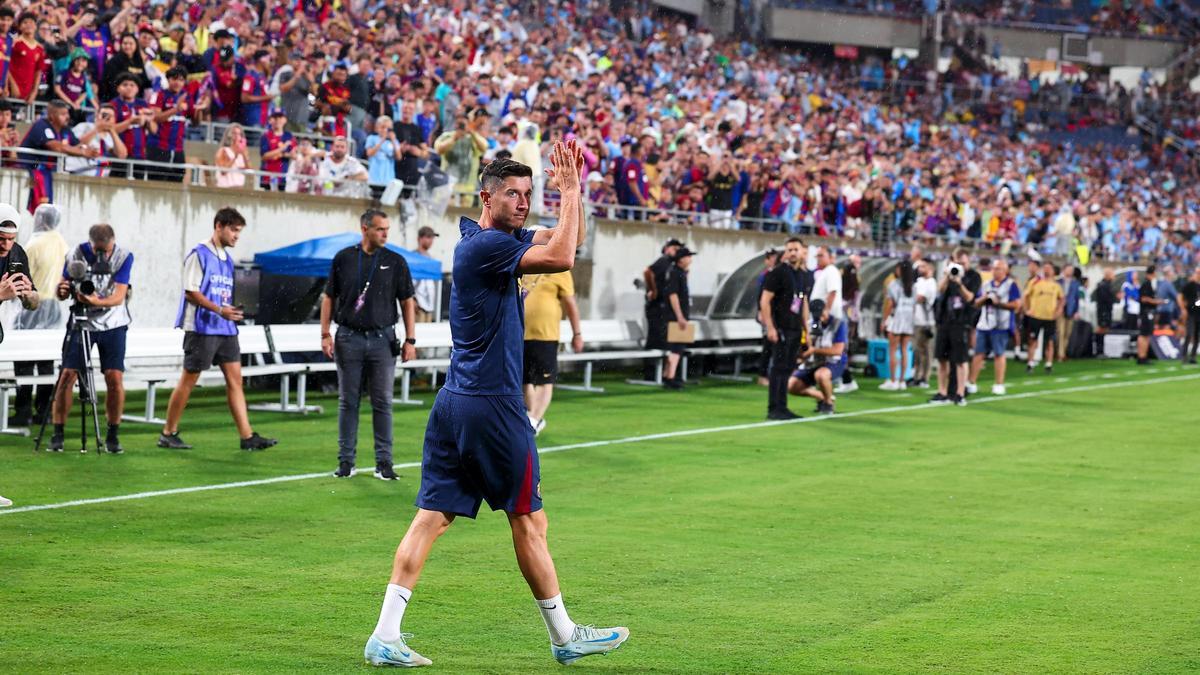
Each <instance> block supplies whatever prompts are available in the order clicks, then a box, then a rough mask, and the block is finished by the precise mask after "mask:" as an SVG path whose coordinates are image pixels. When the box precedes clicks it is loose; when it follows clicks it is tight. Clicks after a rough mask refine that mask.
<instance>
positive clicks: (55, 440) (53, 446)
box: [46, 434, 63, 452]
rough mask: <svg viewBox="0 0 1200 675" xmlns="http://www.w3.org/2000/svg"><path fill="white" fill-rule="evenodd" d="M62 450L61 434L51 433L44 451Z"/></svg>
mask: <svg viewBox="0 0 1200 675" xmlns="http://www.w3.org/2000/svg"><path fill="white" fill-rule="evenodd" d="M62 451H63V435H62V434H52V435H51V436H50V443H49V444H48V445H47V446H46V452H62Z"/></svg>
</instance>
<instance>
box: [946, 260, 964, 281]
mask: <svg viewBox="0 0 1200 675" xmlns="http://www.w3.org/2000/svg"><path fill="white" fill-rule="evenodd" d="M946 272H947V273H948V274H949V275H950V278H951V279H957V278H959V277H961V276H962V273H963V266H962V265H959V264H958V263H956V262H952V263H950V264H949V265H946Z"/></svg>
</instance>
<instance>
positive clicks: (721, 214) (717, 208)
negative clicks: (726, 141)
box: [705, 153, 738, 230]
mask: <svg viewBox="0 0 1200 675" xmlns="http://www.w3.org/2000/svg"><path fill="white" fill-rule="evenodd" d="M737 181H738V171H737V164H736V161H735V160H734V158H733V156H732V154H730V153H726V154H725V155H723V156H722V157H720V158H718V159H717V160H716V161H714V162H711V163H710V164H709V168H708V176H707V177H706V178H705V184H706V186H707V188H708V190H707V198H708V222H709V225H710V226H712V227H713V228H715V229H718V230H729V229H733V227H734V221H733V191H734V187H735V186H736V185H737Z"/></svg>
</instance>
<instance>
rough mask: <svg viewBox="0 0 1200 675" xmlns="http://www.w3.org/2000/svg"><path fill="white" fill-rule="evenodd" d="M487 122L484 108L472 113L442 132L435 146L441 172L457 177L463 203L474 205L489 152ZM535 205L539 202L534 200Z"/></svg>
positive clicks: (456, 188)
mask: <svg viewBox="0 0 1200 675" xmlns="http://www.w3.org/2000/svg"><path fill="white" fill-rule="evenodd" d="M488 120H489V117H488V113H487V111H485V110H483V109H481V108H480V109H476V110H472V111H471V112H469V113H467V114H466V115H463V116H461V117H459V118H458V120H457V122H456V124H455V128H454V130H453V131H445V132H443V133H442V135H441V136H438V138H437V141H436V142H434V144H433V149H434V150H435V151H436V152H437V154H438V155H440V156H441V158H442V170H443V171H445V172H446V173H448V174H450V175H451V176H453V177H454V179H455V184H454V192H455V193H456V194H457V195H459V196H460V198H462V199H463V200H464V203H471V202H472V201H473V195H474V193H475V191H476V188H477V187H478V185H477V183H478V174H479V160H480V159H481V158H482V157H483V153H484V151H486V150H487V137H486V136H485V135H484V132H483V130H484V129H485V128H486V125H487V123H488ZM514 159H516V156H515V155H514ZM516 161H521V160H520V159H516ZM538 164H540V162H538ZM531 168H536V167H531ZM534 175H537V174H534ZM532 203H533V204H538V203H539V202H537V201H536V199H535V200H534V201H533V202H532Z"/></svg>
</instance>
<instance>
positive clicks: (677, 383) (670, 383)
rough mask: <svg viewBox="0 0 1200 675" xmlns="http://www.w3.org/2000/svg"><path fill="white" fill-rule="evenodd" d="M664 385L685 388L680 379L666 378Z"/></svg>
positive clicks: (668, 387)
mask: <svg viewBox="0 0 1200 675" xmlns="http://www.w3.org/2000/svg"><path fill="white" fill-rule="evenodd" d="M663 387H664V388H666V389H674V390H679V389H683V382H682V381H680V380H664V381H663Z"/></svg>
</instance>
